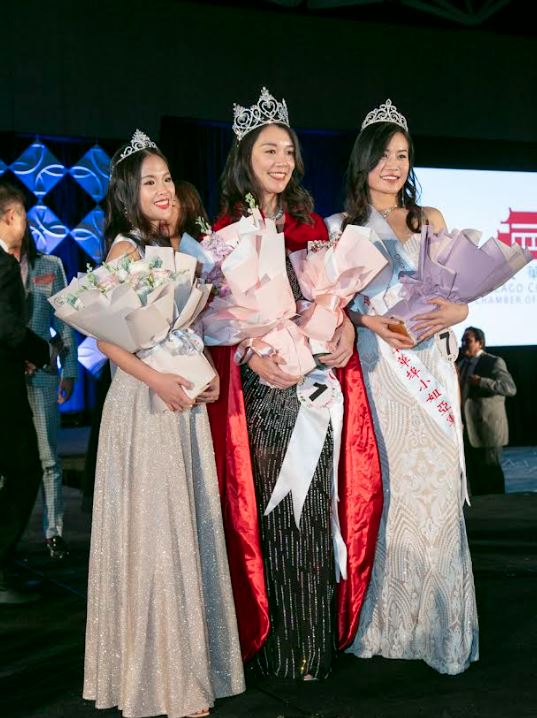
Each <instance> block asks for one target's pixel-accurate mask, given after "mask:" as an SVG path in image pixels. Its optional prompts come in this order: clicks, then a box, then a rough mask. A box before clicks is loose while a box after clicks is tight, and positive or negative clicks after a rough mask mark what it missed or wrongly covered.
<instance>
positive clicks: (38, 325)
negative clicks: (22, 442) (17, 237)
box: [13, 226, 78, 559]
mask: <svg viewBox="0 0 537 718" xmlns="http://www.w3.org/2000/svg"><path fill="white" fill-rule="evenodd" d="M13 255H14V256H15V258H16V259H17V260H18V261H19V263H20V269H21V276H22V281H23V284H24V288H25V290H26V303H27V316H28V327H29V328H30V329H31V330H32V331H33V332H35V333H36V334H37V335H38V336H40V337H42V339H44V340H45V341H48V340H49V339H50V336H51V333H54V334H58V335H59V336H60V337H61V339H62V344H63V348H64V349H63V351H62V359H61V372H60V373H58V366H50V367H48V368H46V369H38V370H37V371H35V372H32V373H31V374H28V375H27V377H26V385H27V390H28V400H29V401H30V406H31V408H32V413H33V418H34V425H35V430H36V432H37V442H38V445H39V458H40V460H41V467H42V469H43V479H42V482H41V497H42V504H43V513H42V517H43V531H44V534H45V541H46V545H47V549H48V552H49V555H50V557H51V558H53V559H61V558H65V556H67V555H68V553H69V551H68V548H67V544H66V543H65V540H64V539H63V513H64V506H63V490H62V489H63V474H62V466H61V461H60V457H59V456H58V435H59V429H60V406H61V404H64V403H65V402H66V401H68V400H69V398H70V397H71V395H72V393H73V389H74V384H75V379H76V376H77V365H78V362H77V345H76V339H75V335H74V332H73V330H72V329H71V328H70V327H68V326H67V324H64V322H62V321H60V320H59V319H57V318H56V316H55V314H54V308H53V307H52V305H51V304H50V302H49V301H48V299H49V297H51V296H53V295H54V294H56V293H57V292H59V291H60V290H62V289H63V288H64V287H66V286H67V280H66V278H65V272H64V269H63V265H62V262H61V260H60V259H59V258H58V257H54V256H53V255H49V254H43V253H42V252H38V251H37V248H36V246H35V242H34V238H33V236H32V233H31V232H30V229H29V228H28V226H27V227H26V231H25V233H24V237H23V239H22V243H21V246H20V247H14V248H13Z"/></svg>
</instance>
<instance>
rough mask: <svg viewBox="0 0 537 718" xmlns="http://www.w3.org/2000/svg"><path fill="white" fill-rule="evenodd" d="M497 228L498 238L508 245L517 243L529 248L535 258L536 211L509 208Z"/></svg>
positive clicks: (536, 238)
mask: <svg viewBox="0 0 537 718" xmlns="http://www.w3.org/2000/svg"><path fill="white" fill-rule="evenodd" d="M502 229H504V230H507V231H503V232H502V231H501V230H498V239H499V240H500V241H501V242H504V243H505V244H507V245H508V246H509V247H511V246H512V245H513V244H519V245H520V246H521V247H522V248H523V249H527V250H529V251H530V252H531V253H532V254H533V256H534V258H535V259H537V212H513V210H512V209H511V208H509V217H507V219H506V220H505V221H504V222H502Z"/></svg>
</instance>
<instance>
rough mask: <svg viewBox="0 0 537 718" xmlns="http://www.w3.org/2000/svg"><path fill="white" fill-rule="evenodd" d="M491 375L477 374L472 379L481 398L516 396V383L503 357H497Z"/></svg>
mask: <svg viewBox="0 0 537 718" xmlns="http://www.w3.org/2000/svg"><path fill="white" fill-rule="evenodd" d="M491 373H492V376H491V377H484V376H478V375H477V374H473V375H472V376H471V377H470V381H471V383H472V385H473V386H476V387H478V389H479V393H480V395H481V396H515V394H516V385H515V382H514V381H513V377H512V376H511V374H510V373H509V372H508V371H507V366H506V364H505V361H504V360H503V359H502V358H501V357H496V361H495V362H494V365H493V367H492V372H491Z"/></svg>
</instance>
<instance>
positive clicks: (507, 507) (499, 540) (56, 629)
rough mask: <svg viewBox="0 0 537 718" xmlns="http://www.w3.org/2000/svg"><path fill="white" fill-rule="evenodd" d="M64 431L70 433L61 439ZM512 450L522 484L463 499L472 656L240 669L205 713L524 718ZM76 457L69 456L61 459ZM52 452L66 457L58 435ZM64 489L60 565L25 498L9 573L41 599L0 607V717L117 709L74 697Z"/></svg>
mask: <svg viewBox="0 0 537 718" xmlns="http://www.w3.org/2000/svg"><path fill="white" fill-rule="evenodd" d="M71 431H72V430H71ZM80 436H82V433H81V434H80ZM74 438H75V437H74V434H73V435H71V439H73V441H72V446H73V447H75V444H76V442H75V441H74ZM79 438H80V437H79ZM83 441H84V440H83V439H80V442H81V443H79V446H83ZM515 453H516V454H517V455H511V453H510V452H506V456H507V459H508V460H509V461H512V467H513V471H514V468H515V467H517V468H516V470H517V472H518V473H517V476H518V477H519V478H520V477H522V472H521V470H520V469H521V467H524V466H525V467H526V469H525V471H526V474H529V478H531V479H532V480H533V483H531V482H530V483H529V484H528V486H529V487H530V488H531V490H530V491H528V490H526V491H524V492H520V491H519V492H516V493H515V492H513V489H512V487H513V485H514V484H511V486H510V487H508V489H509V490H510V491H511V493H509V494H507V495H503V496H498V495H490V496H479V497H475V498H474V500H473V502H472V506H471V507H470V508H467V509H466V517H467V526H468V534H469V539H470V548H471V551H472V559H473V565H474V573H475V581H476V590H477V601H478V609H479V617H480V630H481V637H480V656H481V657H480V660H479V661H478V662H477V663H475V664H473V665H472V666H471V667H470V668H469V670H468V671H466V673H464V674H462V675H460V676H455V677H450V676H441V675H439V674H437V673H435V672H434V671H433V670H432V669H430V668H428V667H427V666H426V665H425V664H423V663H421V662H417V661H393V660H385V659H382V658H373V659H368V660H363V659H357V658H354V657H353V656H349V655H343V656H341V657H340V658H339V659H338V660H337V662H336V664H335V666H334V670H333V672H332V673H331V675H330V676H329V678H327V679H326V680H324V681H319V682H316V683H301V682H291V683H285V682H281V681H276V680H264V681H258V680H256V679H254V677H253V676H250V675H248V689H247V691H246V692H245V693H244V694H243V695H241V696H237V697H235V698H232V699H226V700H221V701H218V702H217V705H216V709H215V711H214V713H213V714H214V715H215V716H217V717H219V718H220V717H221V718H253V717H254V716H255V717H256V718H470V717H471V718H512V717H513V718H514V717H515V716H517V717H520V718H530V717H531V718H535V717H536V716H537V687H536V686H537V651H536V650H535V646H536V645H537V611H536V610H535V609H536V605H537V491H536V489H537V476H536V473H535V471H534V469H532V464H531V461H529V460H528V456H530V458H531V456H532V455H533V456H534V455H535V453H536V452H535V450H533V454H531V452H526V454H527V455H526V454H522V452H515ZM76 456H77V453H72V454H71V456H70V458H71V459H73V460H74V459H75V457H76ZM64 457H65V462H66V463H68V461H69V456H68V451H67V450H66V449H65V444H64ZM524 457H525V458H524ZM528 461H529V463H525V462H528ZM528 467H529V469H528ZM514 475H515V474H514V473H513V476H514ZM526 479H528V477H526ZM517 480H518V479H517ZM519 485H525V484H519ZM65 498H66V514H65V532H64V533H65V538H66V540H67V541H68V542H69V545H70V548H71V555H70V556H69V558H68V559H67V560H65V561H63V562H52V561H51V560H50V559H49V558H48V556H47V554H46V552H45V549H44V545H43V541H42V536H41V531H40V508H39V505H36V509H35V510H34V513H33V516H32V519H31V522H30V524H29V526H28V529H27V531H26V533H25V535H24V537H23V540H22V541H21V543H20V546H19V552H18V563H17V570H18V571H19V574H20V577H21V578H26V579H29V580H32V581H35V582H36V583H37V582H39V583H40V589H39V590H40V591H41V593H42V599H41V601H39V602H38V603H35V604H31V605H28V606H25V607H23V608H22V607H21V608H18V607H2V608H1V610H0V666H1V669H0V715H1V716H2V717H3V718H90V717H91V718H98V717H99V716H101V717H102V718H111V717H114V718H118V717H119V716H120V714H119V713H118V712H117V711H115V710H107V711H96V710H95V709H94V707H93V704H91V703H88V702H86V701H83V700H82V698H81V685H82V673H83V649H84V623H85V598H86V579H87V561H88V548H89V535H90V524H91V518H90V514H89V513H87V512H85V511H83V510H82V494H81V491H80V489H78V488H74V487H72V486H66V487H65Z"/></svg>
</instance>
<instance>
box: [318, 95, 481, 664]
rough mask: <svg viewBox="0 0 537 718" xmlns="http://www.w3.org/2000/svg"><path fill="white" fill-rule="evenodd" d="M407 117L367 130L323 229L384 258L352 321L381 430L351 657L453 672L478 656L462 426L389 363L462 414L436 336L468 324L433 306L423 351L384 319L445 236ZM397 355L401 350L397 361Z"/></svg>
mask: <svg viewBox="0 0 537 718" xmlns="http://www.w3.org/2000/svg"><path fill="white" fill-rule="evenodd" d="M388 102H389V101H388ZM388 109H389V106H388ZM383 119H384V120H386V115H385V114H384V115H383ZM403 119H404V118H403ZM403 119H401V116H399V115H398V113H396V112H395V110H393V107H392V111H391V113H390V115H389V119H388V120H387V121H374V122H372V123H370V124H368V125H366V126H365V127H364V128H363V129H362V131H361V133H360V135H359V136H358V139H357V140H356V143H355V146H354V149H353V152H352V155H351V159H350V162H349V172H348V195H347V203H346V208H347V213H346V214H339V215H333V216H332V217H330V218H329V219H328V220H327V224H328V227H329V230H330V232H331V233H337V232H339V231H340V230H341V228H342V227H344V226H345V225H346V223H352V224H362V225H365V226H367V227H371V228H372V229H373V230H374V231H375V232H376V234H377V236H378V242H377V246H378V248H379V249H380V251H382V252H383V254H384V255H385V256H386V257H387V259H388V260H389V265H388V267H387V268H386V269H385V270H383V272H381V274H380V275H379V276H378V277H377V278H376V279H375V280H374V281H373V282H372V283H371V285H369V287H368V288H367V298H365V297H363V296H361V297H360V296H358V297H357V298H356V300H355V303H354V306H353V309H354V310H355V312H354V314H351V316H352V317H353V321H356V323H357V325H358V326H359V329H358V350H359V355H360V359H361V362H362V368H363V372H364V379H365V382H366V387H367V392H368V395H369V399H370V402H371V406H372V410H373V417H374V421H375V433H376V436H377V441H378V445H379V452H380V459H381V466H382V479H383V486H384V510H383V515H382V519H381V526H380V531H379V537H378V542H377V550H376V556H375V563H374V566H373V574H372V578H371V583H370V585H369V589H368V592H367V595H366V599H365V602H364V605H363V608H362V614H361V617H360V624H359V628H358V632H357V635H356V638H355V640H354V643H353V645H352V646H351V647H350V649H349V650H350V651H351V652H352V653H354V654H355V655H357V656H360V657H363V658H366V657H370V656H373V655H382V656H385V657H388V658H403V659H423V660H424V661H426V662H427V663H428V664H429V665H430V666H432V667H433V668H435V669H436V670H437V671H439V672H441V673H449V674H456V673H460V672H461V671H464V670H465V669H466V668H467V667H468V665H469V664H470V662H471V661H475V660H477V658H478V622H477V611H476V602H475V591H474V583H473V575H472V564H471V559H470V553H469V549H468V542H467V537H466V531H465V525H464V516H463V502H464V496H465V484H464V482H465V479H464V465H463V458H462V456H461V443H460V442H461V440H462V439H461V435H460V431H459V429H460V422H459V421H458V419H457V418H456V425H452V426H449V427H446V426H445V425H443V424H442V421H443V419H442V416H443V415H442V414H440V413H438V412H437V414H436V415H435V414H434V412H433V413H431V411H430V410H428V407H427V406H426V404H425V403H424V402H423V401H421V400H420V396H416V394H412V392H411V391H409V388H408V382H409V381H410V380H411V379H412V377H409V376H406V377H404V376H403V377H402V376H401V374H400V373H398V371H397V366H395V365H394V362H396V361H399V360H401V361H406V360H407V358H409V359H410V360H411V362H412V364H414V365H415V366H416V367H419V372H421V373H420V376H421V379H422V380H423V382H424V383H422V384H421V383H420V388H422V389H423V387H424V386H425V384H427V382H429V380H430V379H431V378H433V380H434V381H436V382H437V384H438V386H441V387H442V391H443V392H444V396H443V397H442V398H443V399H446V398H447V399H448V400H449V403H450V404H451V406H452V408H453V411H454V416H455V417H458V413H459V411H460V409H459V399H458V383H457V376H456V372H455V368H454V365H453V360H451V361H450V360H449V358H448V357H446V356H445V355H443V353H442V346H443V345H445V344H443V343H441V342H438V339H437V337H438V333H439V332H442V331H445V330H446V328H449V326H450V325H451V324H455V323H458V322H460V321H462V320H463V319H464V318H465V317H466V314H467V308H466V306H465V305H456V304H451V303H450V302H441V303H440V304H439V305H438V307H434V306H431V310H436V311H434V312H432V313H431V314H428V315H424V316H425V319H423V322H422V323H423V327H422V331H424V332H425V333H424V335H423V336H424V340H423V341H420V342H419V343H418V344H417V345H416V346H412V342H411V341H408V340H407V339H403V338H402V336H401V335H400V334H398V333H395V332H393V331H390V330H389V329H388V326H387V324H388V321H389V320H388V319H387V318H384V317H381V316H380V315H382V314H384V312H386V311H387V310H388V309H389V307H390V306H392V305H393V304H395V302H397V300H398V298H399V292H400V289H401V284H400V282H399V272H400V271H411V270H414V269H416V266H417V262H418V255H419V247H420V234H419V233H416V232H418V230H419V227H420V225H421V223H422V221H423V220H425V221H426V222H427V223H430V224H432V226H433V229H434V230H435V231H439V230H440V229H442V228H443V227H445V223H444V220H443V218H442V215H441V214H440V212H438V210H435V209H433V208H422V209H420V208H418V207H417V205H416V190H415V182H414V176H413V172H412V152H413V150H412V144H411V141H410V137H409V135H408V132H407V131H406V127H405V126H404V125H402V124H401V123H402V122H403ZM364 124H365V123H364ZM405 124H406V122H405ZM435 335H436V336H435ZM394 348H395V349H399V350H402V352H403V354H399V355H398V358H397V359H396V358H395V354H394V352H393V349H394ZM404 354H406V356H404ZM452 359H454V357H453V358H452ZM405 381H406V384H407V385H406V386H405ZM417 381H420V380H419V379H417ZM418 394H419V391H418ZM424 396H425V395H424ZM430 396H431V401H432V400H433V399H434V400H435V401H436V399H435V398H434V396H433V393H431V395H430ZM437 403H439V402H437ZM437 408H439V409H440V408H442V407H441V406H440V404H439V406H438V407H437Z"/></svg>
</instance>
